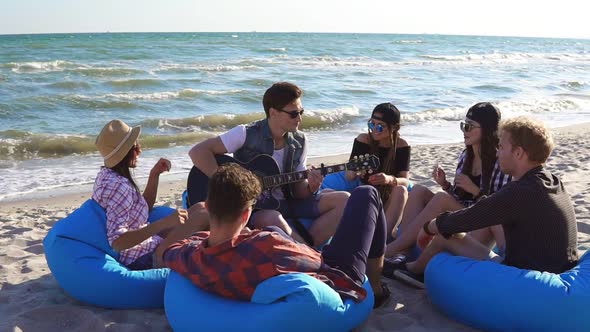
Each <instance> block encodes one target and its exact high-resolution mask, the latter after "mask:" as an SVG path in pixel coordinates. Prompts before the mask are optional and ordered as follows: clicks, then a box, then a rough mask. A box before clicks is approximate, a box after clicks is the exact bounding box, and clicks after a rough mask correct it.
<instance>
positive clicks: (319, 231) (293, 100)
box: [189, 82, 349, 245]
mask: <svg viewBox="0 0 590 332" xmlns="http://www.w3.org/2000/svg"><path fill="white" fill-rule="evenodd" d="M302 93H303V92H302V91H301V89H300V88H299V87H297V86H296V85H294V84H292V83H288V82H279V83H275V84H273V85H272V86H271V87H270V88H269V89H268V90H266V93H265V94H264V97H263V100H262V104H263V106H264V112H265V113H266V118H265V119H263V120H260V121H256V122H254V123H252V124H249V125H239V126H236V127H235V128H233V129H231V130H229V131H228V132H226V133H224V134H222V135H220V136H218V137H215V138H210V139H207V140H205V141H203V142H201V143H199V144H197V145H195V146H194V147H193V148H192V149H191V150H190V152H189V156H190V157H191V159H192V161H193V164H194V165H195V166H196V167H197V168H198V169H199V170H200V171H201V172H203V173H204V174H205V175H206V176H208V177H211V175H213V173H215V171H216V170H217V167H218V166H219V165H218V163H217V161H216V158H215V156H216V155H221V154H225V153H233V154H234V158H235V159H237V160H238V161H240V162H242V163H247V162H249V161H250V160H252V159H254V158H256V157H257V156H260V155H263V154H266V155H269V156H272V158H273V159H274V160H275V161H276V162H277V164H278V166H279V168H280V169H281V172H282V173H291V172H294V171H304V170H306V163H307V144H306V143H307V142H306V139H305V135H304V134H303V133H302V132H300V131H299V130H298V128H299V124H300V123H301V120H302V116H303V106H302V104H301V95H302ZM322 181H323V176H322V174H321V173H320V171H319V170H315V169H313V170H308V174H307V179H304V180H301V181H298V182H295V183H292V184H290V185H285V186H282V187H281V188H277V189H275V190H274V191H273V196H274V197H275V198H277V199H279V202H280V205H279V207H278V208H277V210H258V211H256V212H255V213H253V215H252V217H251V219H250V223H249V225H250V226H252V227H254V228H264V227H266V226H278V227H280V228H282V229H283V230H284V231H285V232H286V233H287V234H289V235H291V236H292V237H293V238H294V239H295V240H297V241H299V242H307V243H309V244H310V245H321V244H322V243H324V242H325V241H327V240H328V239H329V238H330V237H331V236H332V235H334V233H335V232H336V228H337V227H338V223H339V221H340V219H341V218H342V213H343V211H344V206H345V205H346V201H347V200H348V197H349V194H348V193H347V192H342V191H335V192H330V193H324V194H317V192H318V190H319V188H320V185H321V183H322ZM285 218H294V219H295V224H296V225H297V224H298V221H297V218H310V219H314V222H313V224H312V225H311V227H310V228H309V230H305V228H303V227H298V228H297V231H296V232H295V231H293V230H292V229H291V227H290V226H289V224H288V223H287V221H286V220H285ZM299 225H300V224H299Z"/></svg>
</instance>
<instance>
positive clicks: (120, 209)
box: [92, 120, 207, 270]
mask: <svg viewBox="0 0 590 332" xmlns="http://www.w3.org/2000/svg"><path fill="white" fill-rule="evenodd" d="M140 132H141V127H139V126H138V127H134V128H131V127H129V126H128V125H127V124H126V123H125V122H123V121H121V120H112V121H110V122H109V123H108V124H106V125H105V126H104V128H103V129H102V131H101V132H100V134H99V135H98V137H97V139H96V146H97V148H98V150H99V152H100V154H101V155H102V156H103V158H104V167H102V168H101V170H100V171H99V172H98V175H97V176H96V180H95V182H94V189H93V192H92V199H94V200H95V201H96V202H97V203H98V204H99V205H100V206H101V207H102V208H103V209H105V212H106V217H107V225H106V227H107V238H108V241H109V244H110V245H111V246H112V248H113V249H114V250H115V251H118V252H119V253H120V256H119V261H120V262H121V263H122V264H124V265H125V266H127V267H128V268H129V269H131V270H147V269H151V268H155V267H158V266H157V265H155V264H154V261H153V254H154V252H155V250H156V249H157V248H158V246H159V245H160V243H161V242H162V240H163V239H162V237H161V236H160V235H158V234H165V233H168V232H169V231H170V230H172V229H175V232H174V233H171V235H174V236H175V238H176V239H178V238H182V237H183V235H189V234H191V233H193V232H195V231H198V230H203V229H205V228H206V227H207V216H206V214H204V213H200V212H202V211H203V206H202V205H200V206H195V207H193V208H191V210H189V211H188V212H187V211H186V210H182V209H179V210H177V211H176V212H175V213H173V214H171V215H169V216H168V217H165V218H163V219H162V220H160V221H157V222H154V223H151V224H150V223H148V221H147V220H148V216H149V212H150V210H151V209H152V208H153V206H154V203H155V201H156V196H157V192H158V182H159V178H160V174H162V173H163V172H166V171H169V170H170V167H171V165H170V161H168V160H167V159H164V158H161V159H160V160H158V162H157V163H156V165H154V167H153V168H152V170H151V171H150V175H149V178H148V182H147V185H146V187H145V190H144V192H143V195H141V193H140V191H139V188H138V187H137V184H136V183H135V181H134V180H133V177H132V176H131V171H130V169H132V168H135V167H137V161H138V157H139V155H140V154H141V145H140V144H139V142H138V138H139V134H140ZM189 216H190V217H191V218H190V222H187V221H188V219H189ZM176 229H177V230H176Z"/></svg>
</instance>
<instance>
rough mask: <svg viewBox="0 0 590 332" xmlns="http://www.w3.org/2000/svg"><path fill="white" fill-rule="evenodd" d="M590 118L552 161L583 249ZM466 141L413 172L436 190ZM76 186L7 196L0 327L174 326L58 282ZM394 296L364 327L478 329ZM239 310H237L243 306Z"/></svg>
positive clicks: (174, 200)
mask: <svg viewBox="0 0 590 332" xmlns="http://www.w3.org/2000/svg"><path fill="white" fill-rule="evenodd" d="M589 130H590V124H582V125H576V126H571V127H566V128H559V129H556V130H554V138H555V142H556V145H557V147H556V149H555V151H554V152H553V154H552V157H551V159H550V160H549V162H548V164H547V167H548V168H549V169H550V170H551V171H553V172H555V173H556V174H557V175H558V176H560V177H561V179H562V181H563V182H564V184H565V186H566V188H567V190H568V192H569V194H570V195H571V198H572V202H573V204H574V206H575V211H576V216H577V220H578V231H579V232H578V241H579V250H580V253H583V252H585V251H586V250H587V249H588V247H589V246H590V190H589V188H590V139H589V138H590V135H589V134H587V133H588V132H589ZM461 150H462V144H448V145H422V146H414V147H413V150H412V163H411V167H412V173H411V179H412V180H413V181H414V182H416V183H420V184H424V185H427V186H429V187H432V188H433V189H435V186H434V182H433V181H432V180H431V179H430V176H429V174H430V171H431V169H432V166H433V165H434V164H435V163H436V162H439V163H440V164H441V166H443V167H444V168H445V169H446V170H448V171H451V170H453V169H454V167H455V164H456V158H457V156H458V155H459V153H460V151H461ZM346 158H347V156H345V155H340V156H331V157H326V158H321V159H319V160H318V159H312V160H310V163H311V164H312V165H318V164H319V163H320V162H324V163H325V164H326V165H330V164H332V163H337V162H342V161H344V160H345V159H346ZM184 187H185V180H184V179H181V180H179V179H178V177H175V178H174V177H171V176H170V177H167V176H166V175H163V177H162V178H161V184H160V188H159V198H158V203H157V204H158V205H167V206H171V207H180V206H181V198H180V195H181V192H182V191H183V190H184ZM75 189H76V190H72V192H70V193H60V194H51V195H49V194H46V195H44V196H41V197H39V196H37V197H32V198H31V197H29V198H26V199H23V200H19V201H11V202H0V331H169V330H171V328H170V326H169V325H168V322H167V320H166V316H165V314H164V310H163V309H159V310H110V309H103V308H98V307H94V306H89V305H85V304H83V303H80V302H78V301H77V300H74V299H73V298H71V297H69V296H68V295H67V294H65V293H64V292H63V290H62V289H61V288H60V287H59V285H58V284H57V282H56V281H55V279H54V278H53V276H52V275H51V272H50V270H49V268H48V267H47V263H46V261H45V257H44V249H43V244H42V241H43V238H44V237H45V235H46V234H47V232H48V230H49V229H50V228H51V227H52V226H53V225H54V224H55V223H56V222H57V221H58V220H60V219H61V218H64V217H65V216H67V215H68V214H69V213H71V212H72V211H73V210H75V209H76V208H77V207H79V206H80V205H81V204H82V203H83V202H84V201H85V200H86V199H88V198H89V197H90V190H91V187H90V186H86V187H81V188H75ZM384 280H386V282H387V283H388V285H389V286H390V289H391V290H392V300H391V301H390V303H389V304H388V305H387V306H385V307H383V308H380V309H378V310H375V311H373V313H372V314H371V316H370V318H369V320H368V321H367V322H365V324H363V325H362V326H360V327H359V328H357V330H358V331H431V330H436V331H472V330H473V329H472V328H470V327H468V326H465V325H463V324H461V323H458V322H454V321H452V320H451V319H449V318H447V317H446V316H445V315H443V314H442V313H441V312H440V311H438V309H437V308H436V307H434V306H433V305H432V304H431V303H430V301H429V299H428V296H427V293H426V291H423V290H415V289H412V288H409V287H406V286H405V285H403V284H401V283H399V282H397V281H392V280H389V279H384ZM236 314H237V313H236Z"/></svg>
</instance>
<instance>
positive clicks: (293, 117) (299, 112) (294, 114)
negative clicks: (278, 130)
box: [279, 109, 305, 119]
mask: <svg viewBox="0 0 590 332" xmlns="http://www.w3.org/2000/svg"><path fill="white" fill-rule="evenodd" d="M303 111H305V110H304V109H301V111H285V110H279V112H283V113H287V114H289V116H290V117H291V119H295V118H297V116H298V115H301V116H303Z"/></svg>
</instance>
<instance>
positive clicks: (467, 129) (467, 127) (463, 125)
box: [461, 121, 481, 133]
mask: <svg viewBox="0 0 590 332" xmlns="http://www.w3.org/2000/svg"><path fill="white" fill-rule="evenodd" d="M473 128H481V127H480V126H476V125H473V124H471V123H469V122H464V121H461V131H462V132H464V133H468V132H470V131H471V129H473Z"/></svg>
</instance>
